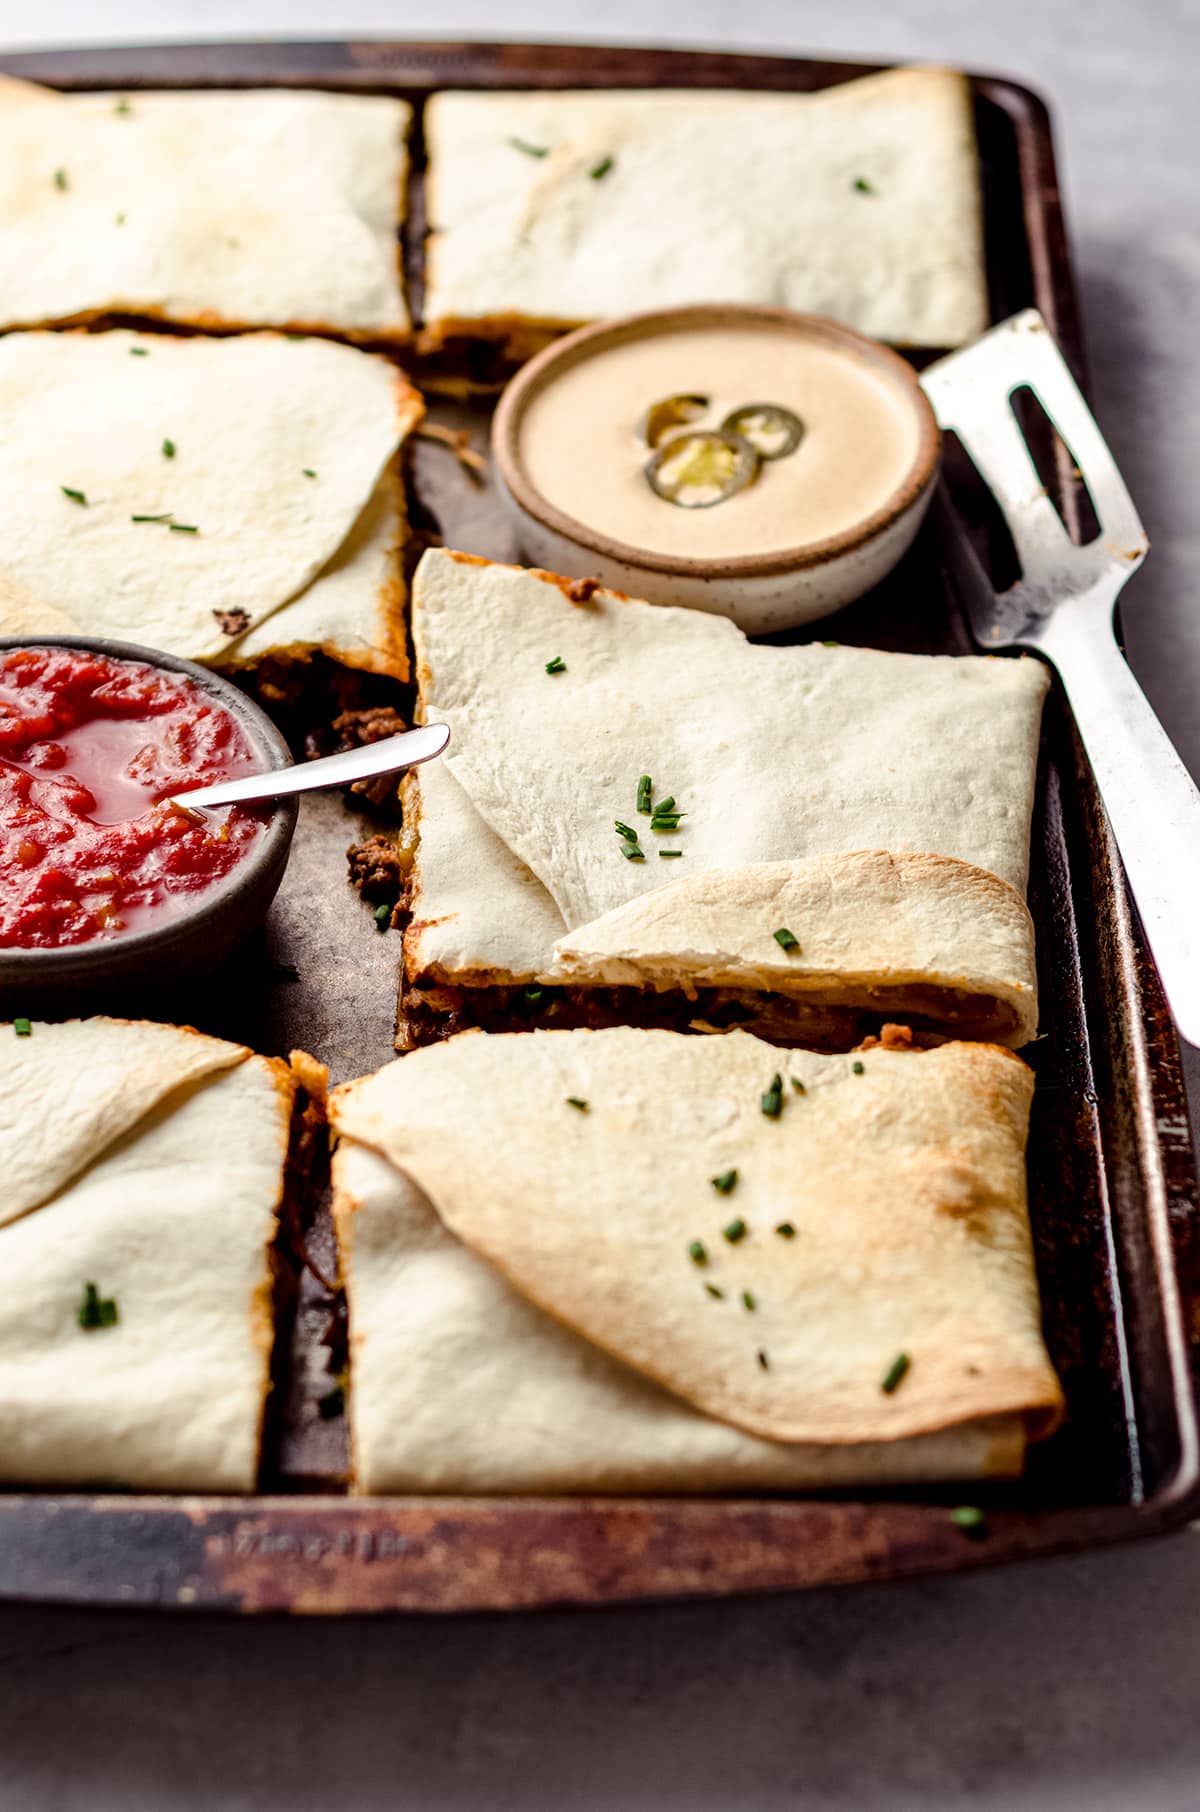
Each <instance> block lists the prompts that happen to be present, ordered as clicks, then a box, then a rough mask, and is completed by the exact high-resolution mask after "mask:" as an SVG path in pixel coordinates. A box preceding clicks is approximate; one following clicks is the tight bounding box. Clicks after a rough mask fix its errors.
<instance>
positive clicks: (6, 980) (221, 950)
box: [0, 635, 299, 1013]
mask: <svg viewBox="0 0 1200 1812" xmlns="http://www.w3.org/2000/svg"><path fill="white" fill-rule="evenodd" d="M9 648H84V649H87V650H88V651H89V652H90V653H92V654H106V655H110V656H111V657H112V658H113V659H114V660H119V661H140V662H141V663H142V664H143V665H144V666H147V667H160V668H164V669H165V670H166V671H167V672H168V673H181V674H184V675H186V677H187V678H188V679H190V680H194V681H195V683H196V684H197V685H198V686H200V687H202V688H203V690H204V691H205V692H207V693H208V694H209V695H210V697H212V698H214V699H215V700H216V701H217V703H218V704H221V705H224V707H225V709H226V710H227V711H229V712H231V713H232V715H233V716H234V717H235V718H236V719H237V721H238V723H239V724H240V725H241V727H242V729H243V730H244V731H245V733H246V736H247V738H248V739H249V742H250V746H251V747H252V748H253V749H254V751H255V753H256V754H257V755H258V756H259V757H260V758H261V760H262V764H263V767H264V768H286V767H289V766H290V765H291V759H292V758H291V754H290V752H289V750H288V746H287V744H286V742H285V741H284V740H283V737H282V736H281V735H280V734H279V731H278V730H277V729H276V728H275V725H274V724H273V723H272V722H271V720H270V718H269V717H268V716H267V715H266V713H265V712H263V711H260V710H259V708H258V706H257V705H256V704H253V703H252V702H251V700H250V699H248V698H247V697H246V695H245V693H243V692H239V691H238V689H237V687H236V686H233V685H231V684H230V682H229V681H228V680H226V679H221V678H220V676H219V675H217V674H215V673H210V672H209V671H208V669H207V668H206V667H198V666H197V665H196V664H195V662H194V661H181V660H180V659H178V657H177V656H176V655H173V654H163V653H162V652H161V650H159V649H157V648H143V647H141V646H140V645H139V644H138V643H136V642H113V641H109V640H107V639H106V638H105V637H103V636H87V635H44V636H0V651H3V650H6V649H9ZM298 810H299V806H298V803H297V801H296V800H295V799H288V800H280V801H279V803H278V804H277V805H276V806H275V807H274V808H273V810H272V812H271V815H270V817H269V819H268V820H267V827H266V831H265V833H264V834H263V836H261V837H260V838H259V839H258V842H257V843H256V845H255V846H254V848H253V849H252V850H251V851H250V852H249V854H248V855H247V856H246V858H245V860H244V861H242V862H240V863H239V864H238V866H237V867H236V868H235V869H234V871H233V873H232V874H230V875H227V876H226V877H225V879H224V880H223V881H220V882H218V883H217V885H216V886H215V887H212V888H210V889H209V890H208V891H207V892H206V893H204V894H203V895H202V896H201V897H200V898H198V899H197V901H196V904H195V906H194V907H191V908H189V910H187V911H186V912H181V913H180V914H179V915H178V917H176V918H173V919H169V920H168V921H167V922H166V923H165V924H163V925H155V926H151V927H150V928H149V929H147V930H145V931H130V932H128V933H126V934H124V935H122V936H119V937H114V938H103V939H97V940H96V942H94V943H91V944H72V945H69V946H67V947H66V948H64V949H62V950H23V949H14V948H11V947H10V948H7V949H5V948H0V1008H3V1009H4V1011H6V1012H12V1013H29V1012H30V1011H31V1010H32V1011H37V1009H38V1008H40V1007H41V1006H43V1005H57V1006H59V1007H61V1006H62V1004H63V1002H64V1001H65V1000H68V999H69V1000H71V1001H75V1000H78V1001H79V1002H80V1003H81V1004H83V1003H84V1002H90V1001H91V1000H94V999H95V998H96V997H98V996H103V997H106V1003H107V1001H108V1000H111V998H112V997H113V995H114V993H115V992H116V991H118V990H120V989H125V988H131V989H140V988H142V987H143V986H144V985H149V986H154V987H157V986H159V985H160V984H162V983H164V982H174V981H183V980H188V979H190V978H192V977H194V976H197V975H200V974H203V973H204V972H205V971H206V970H209V969H215V968H216V966H217V964H218V963H220V962H222V961H223V960H224V959H225V957H227V956H228V955H229V954H230V952H231V951H232V950H234V949H235V948H236V946H237V945H238V944H240V943H241V941H242V940H243V938H245V937H246V936H248V934H249V933H250V932H252V931H253V930H255V929H256V927H257V926H258V925H260V924H261V923H262V920H263V919H264V918H265V917H266V913H267V908H268V906H269V905H270V904H271V901H272V900H273V899H274V897H275V894H276V891H277V890H278V887H279V883H280V881H282V879H283V871H284V869H285V868H286V867H287V859H288V851H289V849H290V847H291V842H292V833H293V831H294V830H295V828H296V816H297V813H298Z"/></svg>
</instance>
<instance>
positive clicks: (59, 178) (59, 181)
mask: <svg viewBox="0 0 1200 1812" xmlns="http://www.w3.org/2000/svg"><path fill="white" fill-rule="evenodd" d="M54 186H55V188H56V189H69V188H70V186H71V185H70V183H69V182H68V181H67V173H66V171H65V170H56V171H55V172H54Z"/></svg>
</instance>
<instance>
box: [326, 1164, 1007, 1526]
mask: <svg viewBox="0 0 1200 1812" xmlns="http://www.w3.org/2000/svg"><path fill="white" fill-rule="evenodd" d="M333 1170H334V1188H335V1195H334V1216H335V1220H336V1225H337V1234H338V1247H339V1252H340V1256H341V1269H342V1276H343V1278H344V1279H345V1283H346V1292H347V1299H348V1302H349V1308H350V1368H351V1378H352V1389H351V1393H350V1399H349V1409H350V1428H351V1439H352V1446H353V1458H354V1482H355V1487H356V1489H357V1490H359V1491H364V1492H376V1493H378V1492H413V1491H420V1492H443V1491H448V1492H475V1493H492V1492H499V1493H524V1494H530V1495H538V1496H542V1495H545V1496H551V1495H553V1496H561V1495H569V1494H572V1493H575V1494H578V1493H588V1494H590V1493H593V1492H654V1493H659V1492H688V1493H693V1494H696V1493H698V1494H704V1493H707V1492H713V1491H737V1490H741V1491H747V1490H750V1491H764V1490H765V1491H769V1490H776V1491H787V1490H791V1491H797V1490H806V1491H812V1490H826V1491H828V1490H837V1489H839V1488H844V1487H847V1486H858V1487H864V1486H876V1487H879V1486H883V1485H914V1484H923V1483H931V1482H937V1481H941V1480H944V1479H975V1478H985V1477H997V1476H1000V1477H1012V1476H1016V1475H1017V1474H1018V1473H1019V1472H1020V1470H1021V1464H1022V1460H1023V1458H1024V1452H1025V1429H1024V1424H1023V1421H1022V1419H1021V1417H1020V1416H1016V1415H1006V1416H992V1417H988V1418H984V1419H982V1420H979V1421H976V1422H963V1423H958V1424H956V1425H955V1426H954V1427H953V1428H947V1429H943V1430H940V1431H938V1432H937V1433H935V1434H928V1435H916V1436H914V1437H913V1438H912V1439H911V1440H906V1441H881V1442H877V1443H873V1444H872V1443H862V1444H858V1445H843V1446H829V1445H826V1446H819V1445H813V1444H799V1443H783V1442H778V1441H763V1440H760V1439H758V1438H757V1437H756V1436H754V1435H748V1434H744V1433H743V1432H742V1431H741V1430H740V1429H736V1428H731V1427H730V1426H729V1424H728V1423H727V1422H716V1421H714V1420H713V1419H712V1418H711V1417H710V1416H705V1415H702V1414H701V1413H700V1411H699V1410H696V1409H693V1408H692V1407H691V1406H690V1405H689V1404H687V1403H684V1402H683V1401H682V1400H681V1399H680V1398H679V1397H676V1396H673V1395H672V1394H671V1392H670V1391H667V1390H664V1389H663V1388H662V1386H661V1385H658V1384H654V1383H652V1382H651V1381H650V1380H649V1379H648V1378H644V1377H642V1376H641V1375H640V1374H639V1373H638V1372H635V1371H633V1370H632V1369H631V1368H630V1367H629V1366H627V1365H623V1364H622V1363H621V1362H620V1360H617V1359H613V1358H611V1357H610V1356H609V1355H608V1354H607V1353H604V1352H601V1351H600V1349H599V1348H598V1347H595V1346H593V1345H591V1343H590V1342H589V1341H587V1340H584V1339H581V1338H580V1336H579V1335H577V1334H574V1333H572V1332H571V1330H570V1329H569V1328H566V1327H564V1326H563V1325H562V1323H561V1322H559V1321H556V1320H555V1319H554V1317H553V1316H552V1315H548V1314H546V1312H545V1311H544V1310H542V1309H539V1308H537V1307H535V1306H534V1304H533V1303H531V1302H530V1301H529V1300H528V1298H527V1297H525V1296H522V1295H521V1294H520V1292H519V1291H518V1290H516V1289H514V1288H513V1286H512V1285H511V1284H510V1283H508V1282H507V1281H506V1279H505V1278H504V1277H503V1276H502V1275H501V1273H500V1272H499V1271H498V1270H496V1269H495V1267H494V1266H492V1265H491V1264H489V1263H488V1261H487V1260H486V1259H484V1258H481V1257H480V1256H479V1254H478V1253H477V1252H474V1251H472V1250H471V1248H470V1247H469V1246H465V1245H463V1243H462V1242H461V1240H458V1239H456V1238H455V1236H454V1235H453V1234H452V1233H451V1232H449V1230H448V1229H447V1228H446V1226H445V1225H444V1223H443V1222H442V1221H441V1220H440V1219H439V1218H438V1215H437V1212H436V1210H435V1209H434V1208H433V1207H432V1205H431V1204H430V1202H429V1200H428V1198H427V1197H426V1196H424V1195H423V1194H422V1193H421V1191H420V1190H419V1189H418V1188H417V1186H416V1184H415V1183H413V1182H412V1181H411V1179H410V1178H408V1177H407V1176H405V1174H404V1173H403V1171H400V1170H397V1169H396V1168H395V1167H394V1166H393V1165H392V1164H390V1163H388V1161H387V1160H386V1159H385V1158H381V1157H379V1156H378V1154H377V1153H375V1152H373V1151H370V1150H368V1149H367V1147H366V1146H363V1145H359V1144H357V1143H356V1142H355V1141H354V1140H353V1139H351V1138H348V1137H345V1136H344V1137H343V1138H342V1139H341V1141H340V1143H339V1145H338V1148H337V1151H336V1152H335V1154H334V1160H333Z"/></svg>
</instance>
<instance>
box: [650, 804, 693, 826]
mask: <svg viewBox="0 0 1200 1812" xmlns="http://www.w3.org/2000/svg"><path fill="white" fill-rule="evenodd" d="M686 817H687V813H686V812H660V811H659V809H658V807H657V806H655V808H654V812H653V815H652V817H651V819H650V829H651V830H652V831H673V830H678V829H679V820H680V819H681V818H686Z"/></svg>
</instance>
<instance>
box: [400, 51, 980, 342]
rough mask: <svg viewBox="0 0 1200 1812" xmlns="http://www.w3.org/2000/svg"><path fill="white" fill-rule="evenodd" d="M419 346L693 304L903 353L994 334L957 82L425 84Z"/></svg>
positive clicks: (901, 74) (942, 77)
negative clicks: (735, 309) (467, 87)
mask: <svg viewBox="0 0 1200 1812" xmlns="http://www.w3.org/2000/svg"><path fill="white" fill-rule="evenodd" d="M425 138H426V144H427V146H428V155H429V174H428V179H427V194H428V210H429V218H430V221H431V222H432V223H433V229H434V230H433V232H432V233H431V236H430V240H429V244H428V248H427V284H426V301H425V321H426V326H425V330H424V333H423V336H422V343H423V344H425V345H427V346H430V347H433V348H436V347H438V346H441V345H444V344H445V343H446V342H447V341H449V340H452V339H454V338H456V337H460V336H461V337H478V336H480V335H484V336H491V337H494V338H497V339H499V340H501V341H503V342H505V344H506V346H509V347H510V349H511V350H512V351H513V352H514V353H515V352H518V351H521V350H524V349H525V348H526V347H527V345H528V342H529V339H530V328H531V326H535V327H537V326H540V327H543V328H544V327H546V326H556V327H567V326H575V325H578V324H579V323H580V322H582V321H589V320H595V319H597V318H599V317H601V316H607V315H624V314H629V313H631V312H633V311H634V310H639V309H652V308H665V307H673V306H676V305H679V304H681V303H689V302H696V301H705V302H722V301H744V302H763V303H776V304H783V305H785V306H787V307H790V308H799V309H804V310H809V311H812V312H815V313H817V314H825V315H831V316H833V317H834V318H835V319H836V320H839V321H844V322H847V323H848V324H849V325H851V326H853V327H857V328H860V329H861V330H862V331H863V332H865V333H869V334H873V335H875V336H876V337H877V338H879V339H883V340H891V341H894V342H896V343H898V344H903V345H910V346H911V345H917V346H922V345H923V346H956V345H961V344H963V343H964V342H966V341H967V340H970V339H973V338H974V337H975V336H976V335H977V334H979V333H981V332H982V331H983V329H984V328H985V327H986V325H987V322H988V296H987V282H986V276H985V271H984V261H983V231H982V212H981V205H980V192H979V166H978V154H977V151H976V146H975V128H974V118H973V107H972V99H971V91H970V85H969V83H968V81H967V79H966V78H965V77H964V76H962V75H959V74H957V73H955V72H953V71H950V70H945V69H895V70H890V71H887V72H885V73H883V74H879V75H870V76H865V77H863V78H862V79H861V80H858V81H852V82H846V83H844V84H842V85H841V86H839V87H836V88H832V89H826V90H823V91H822V92H820V93H818V94H787V95H781V94H762V93H738V92H736V91H729V90H721V91H713V92H703V91H688V92H686V93H679V92H675V91H651V92H647V91H645V90H630V91H622V90H603V91H569V92H552V91H550V90H535V91H533V92H521V93H480V94H465V93H454V92H447V93H442V94H436V95H434V96H433V97H432V99H431V100H430V101H429V103H428V105H427V107H426V110H425Z"/></svg>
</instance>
